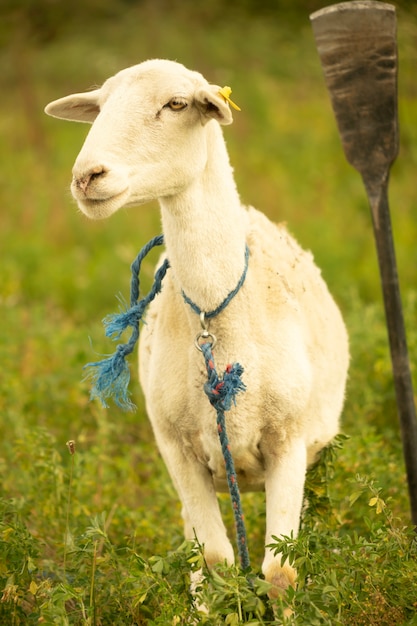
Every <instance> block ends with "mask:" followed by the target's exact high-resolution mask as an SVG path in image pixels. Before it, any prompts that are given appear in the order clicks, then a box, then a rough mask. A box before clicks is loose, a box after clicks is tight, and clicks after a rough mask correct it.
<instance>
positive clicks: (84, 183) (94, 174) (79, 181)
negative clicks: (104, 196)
mask: <svg viewBox="0 0 417 626" xmlns="http://www.w3.org/2000/svg"><path fill="white" fill-rule="evenodd" d="M105 172H106V170H105V168H104V167H102V166H97V167H95V168H93V169H92V170H90V172H88V174H86V175H85V176H82V177H81V178H76V179H75V183H76V185H77V187H78V188H79V189H81V190H82V191H83V192H84V193H87V189H88V187H89V185H90V183H91V181H94V180H96V179H97V178H100V176H103V174H105Z"/></svg>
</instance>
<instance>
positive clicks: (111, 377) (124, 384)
mask: <svg viewBox="0 0 417 626" xmlns="http://www.w3.org/2000/svg"><path fill="white" fill-rule="evenodd" d="M163 243H164V237H163V235H159V236H158V237H154V238H153V239H151V241H149V242H148V243H147V244H146V245H145V246H144V247H143V248H142V250H141V251H140V252H139V254H138V255H137V257H136V259H135V260H134V262H133V263H132V265H131V272H132V276H131V282H130V308H129V309H127V308H126V309H125V310H124V311H121V312H120V313H117V314H112V315H108V316H106V317H105V318H104V320H103V324H104V326H105V334H106V336H107V337H112V338H113V339H114V340H118V339H120V336H121V334H122V333H123V331H124V330H126V329H127V328H128V327H129V326H130V327H131V328H132V334H131V336H130V339H129V341H128V342H127V343H125V344H119V345H118V346H117V348H116V351H115V352H114V354H113V355H111V356H109V357H108V358H106V359H103V360H102V361H96V362H94V363H88V364H87V365H86V366H85V367H90V368H94V370H95V371H92V372H91V373H90V374H89V377H90V378H91V380H92V389H91V398H92V399H93V398H99V399H100V401H101V402H102V404H103V405H104V406H105V407H107V406H108V404H107V400H108V399H109V398H111V397H113V399H114V402H115V403H116V404H117V405H118V406H120V407H122V408H124V409H130V410H132V409H134V408H135V405H134V404H133V403H132V402H131V400H130V398H129V395H130V394H129V391H128V386H129V381H130V370H129V366H128V365H127V363H126V357H127V356H128V355H129V354H131V353H132V352H133V350H134V348H135V345H136V342H137V340H138V339H139V332H140V331H139V324H140V322H141V320H142V317H143V314H144V312H145V309H146V307H147V306H148V304H149V303H150V302H152V300H153V299H154V298H155V296H156V295H157V294H158V293H159V292H160V291H161V289H162V280H163V278H164V276H165V274H166V272H167V270H168V268H169V267H170V264H169V261H168V259H165V260H164V262H163V263H162V265H161V266H160V267H159V268H158V270H157V271H156V273H155V279H154V283H153V286H152V288H151V290H150V292H149V293H148V294H147V295H146V296H145V297H143V298H142V299H140V300H139V295H140V289H139V273H140V268H141V264H142V261H143V259H144V258H145V257H146V255H147V254H148V252H150V250H152V248H154V247H155V246H160V245H163ZM248 263H249V248H248V246H246V249H245V268H244V270H243V273H242V276H241V277H240V279H239V282H238V284H237V285H236V287H235V288H234V289H233V290H232V291H231V292H230V293H229V294H228V295H227V297H226V298H225V299H224V300H223V302H222V303H221V304H220V305H219V306H218V307H217V308H216V309H214V310H213V311H209V312H208V313H205V312H203V311H201V309H200V308H199V307H198V306H197V305H196V304H195V303H194V302H193V301H192V300H190V298H188V296H187V295H186V294H185V293H184V292H182V295H183V298H184V301H185V302H186V303H187V304H188V305H189V306H190V307H191V308H192V309H193V311H194V312H195V313H197V314H198V315H199V316H200V320H201V324H202V326H203V332H200V333H199V334H198V335H197V338H196V346H197V348H198V349H199V350H201V352H202V353H203V356H204V360H205V363H206V369H207V376H208V380H207V382H206V384H205V385H204V391H205V393H206V395H207V397H208V399H209V401H210V404H211V405H212V406H213V407H214V409H215V410H216V413H217V430H218V434H219V439H220V444H221V448H222V452H223V458H224V462H225V467H226V476H227V483H228V487H229V493H230V497H231V500H232V505H233V513H234V517H235V526H236V533H237V538H238V552H239V558H240V563H241V567H242V569H247V568H249V566H250V561H249V553H248V548H247V538H246V529H245V524H244V521H243V511H242V506H241V499H240V492H239V487H238V483H237V476H236V471H235V467H234V462H233V457H232V454H231V452H230V444H229V439H228V436H227V430H226V419H225V412H226V411H228V410H229V409H230V408H231V406H232V403H233V404H234V405H236V395H237V394H238V393H239V392H243V391H245V389H246V386H245V384H244V383H243V381H242V380H241V376H242V374H243V367H242V366H241V365H239V363H234V364H233V365H228V366H227V367H226V370H225V372H224V374H223V376H221V377H219V376H218V374H217V371H216V366H215V363H214V358H213V352H212V349H213V348H214V345H215V343H216V338H215V336H214V335H213V334H212V333H209V332H208V330H207V327H206V325H205V319H208V320H209V319H211V318H213V317H216V316H217V315H219V313H221V312H222V311H223V310H224V309H225V308H226V307H227V305H228V304H229V303H230V301H231V300H232V299H233V298H234V297H235V295H236V294H237V293H238V291H239V290H240V288H241V287H242V285H243V283H244V282H245V278H246V274H247V270H248ZM201 338H203V339H204V341H203V342H202V343H200V339H201ZM206 339H208V341H206Z"/></svg>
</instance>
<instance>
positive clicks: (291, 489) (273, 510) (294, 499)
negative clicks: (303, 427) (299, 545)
mask: <svg viewBox="0 0 417 626" xmlns="http://www.w3.org/2000/svg"><path fill="white" fill-rule="evenodd" d="M306 469H307V453H306V448H305V444H304V442H303V441H301V440H295V441H293V442H289V443H288V447H287V448H286V450H285V453H283V454H282V456H281V455H280V456H278V455H277V456H276V455H274V454H272V455H270V456H268V458H267V469H266V479H265V493H266V545H268V544H270V543H273V541H274V540H273V539H272V536H273V535H274V536H276V537H280V536H282V535H286V536H288V535H290V533H291V531H293V534H294V536H296V535H297V532H298V527H299V524H300V515H301V509H302V504H303V494H304V481H305V474H306ZM281 558H282V555H281V554H277V555H275V556H274V553H273V551H272V550H270V549H268V548H267V550H266V553H265V558H264V561H263V564H262V571H263V573H264V576H265V578H266V580H267V581H268V582H270V583H272V585H274V587H273V590H272V592H271V593H270V595H271V596H272V597H274V596H275V597H276V596H277V595H278V594H280V593H282V592H283V591H284V590H285V589H287V587H289V586H290V585H292V586H294V585H295V579H296V572H295V570H294V568H293V567H291V566H290V565H289V564H288V563H284V564H283V565H282V566H281Z"/></svg>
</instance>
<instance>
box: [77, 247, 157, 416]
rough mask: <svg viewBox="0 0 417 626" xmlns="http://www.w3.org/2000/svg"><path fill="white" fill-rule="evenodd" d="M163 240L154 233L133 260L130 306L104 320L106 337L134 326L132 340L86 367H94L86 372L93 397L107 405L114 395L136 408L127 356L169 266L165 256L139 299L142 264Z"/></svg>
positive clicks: (117, 335)
mask: <svg viewBox="0 0 417 626" xmlns="http://www.w3.org/2000/svg"><path fill="white" fill-rule="evenodd" d="M163 243H164V237H163V235H159V236H158V237H154V238H153V239H151V241H149V242H148V243H147V244H146V246H144V247H143V248H142V250H141V251H140V252H139V254H138V255H137V257H136V259H135V260H134V262H133V263H132V265H131V272H132V277H131V282H130V308H129V309H125V310H124V311H121V312H120V313H115V314H112V315H107V316H106V317H105V318H104V320H103V324H104V327H105V334H106V337H112V338H113V339H114V340H115V341H117V340H118V339H120V337H121V335H122V333H123V332H124V331H125V330H126V329H127V328H128V327H131V328H132V334H131V336H130V339H129V341H128V342H127V343H125V344H119V345H118V346H117V348H116V350H115V352H114V353H113V354H112V355H111V356H109V357H108V358H106V359H103V360H102V361H96V362H94V363H87V365H85V367H86V368H91V370H90V372H89V373H88V374H87V376H86V378H88V379H90V380H91V381H92V389H91V398H92V399H94V398H98V399H99V400H100V401H101V403H102V404H103V406H105V407H108V402H107V401H108V400H109V399H110V398H113V400H114V402H115V403H116V404H117V405H118V406H120V407H121V408H122V409H128V410H133V409H134V408H135V405H134V404H133V403H132V401H131V400H130V397H129V396H130V392H129V389H128V387H129V382H130V369H129V366H128V364H127V362H126V357H128V356H129V354H131V353H132V352H133V350H134V348H135V346H136V343H137V340H138V339H139V323H140V322H141V320H142V317H143V314H144V312H145V309H146V307H147V306H148V304H149V303H150V302H152V300H153V299H154V298H155V296H156V295H157V294H158V293H159V292H160V291H161V289H162V280H163V278H164V276H165V274H166V272H167V270H168V268H169V261H168V259H165V261H164V262H163V263H162V265H161V267H159V269H158V270H157V272H156V274H155V279H154V283H153V285H152V288H151V290H150V292H149V293H148V294H147V295H146V296H145V297H144V298H142V299H141V300H139V293H140V292H139V273H140V267H141V263H142V261H143V259H144V258H145V257H146V255H147V254H148V252H150V250H152V248H154V247H155V246H161V245H163Z"/></svg>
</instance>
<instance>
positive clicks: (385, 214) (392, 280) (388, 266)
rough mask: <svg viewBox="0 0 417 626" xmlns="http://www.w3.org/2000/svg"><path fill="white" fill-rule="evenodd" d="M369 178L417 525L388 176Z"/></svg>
mask: <svg viewBox="0 0 417 626" xmlns="http://www.w3.org/2000/svg"><path fill="white" fill-rule="evenodd" d="M364 182H365V186H366V188H367V191H368V197H369V202H370V206H371V213H372V222H373V228H374V236H375V242H376V248H377V254H378V262H379V270H380V276H381V283H382V293H383V298H384V306H385V316H386V321H387V327H388V338H389V344H390V352H391V361H392V370H393V377H394V385H395V393H396V398H397V408H398V415H399V421H400V427H401V437H402V444H403V453H404V461H405V467H406V473H407V481H408V489H409V495H410V505H411V518H412V522H413V524H414V525H415V526H417V417H416V409H415V404H414V394H413V384H412V378H411V371H410V363H409V358H408V349H407V340H406V333H405V325H404V318H403V311H402V304H401V295H400V286H399V280H398V272H397V263H396V258H395V249H394V240H393V236H392V228H391V218H390V211H389V204H388V176H387V178H386V180H385V181H384V182H383V183H382V184H381V185H380V186H379V187H378V189H377V193H375V191H376V190H375V187H373V189H372V188H370V186H369V185H367V182H366V181H364Z"/></svg>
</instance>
